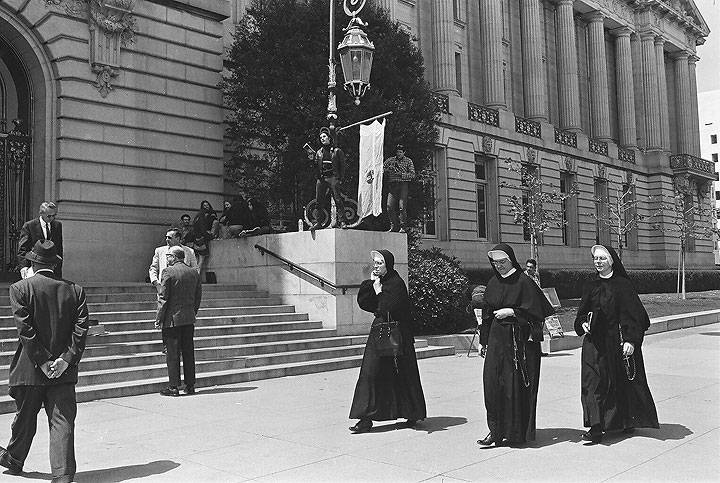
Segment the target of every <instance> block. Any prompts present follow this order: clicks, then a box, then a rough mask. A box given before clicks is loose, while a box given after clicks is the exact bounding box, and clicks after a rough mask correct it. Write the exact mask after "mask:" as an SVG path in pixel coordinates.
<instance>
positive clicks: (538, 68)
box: [520, 0, 548, 121]
mask: <svg viewBox="0 0 720 483" xmlns="http://www.w3.org/2000/svg"><path fill="white" fill-rule="evenodd" d="M520 31H521V33H522V54H523V55H522V57H523V87H524V91H525V117H527V118H529V119H532V120H535V121H547V120H548V114H547V110H548V109H547V86H546V83H545V79H546V75H545V69H544V66H543V61H542V48H543V45H544V43H545V42H544V36H543V31H542V28H541V25H540V0H520Z"/></svg>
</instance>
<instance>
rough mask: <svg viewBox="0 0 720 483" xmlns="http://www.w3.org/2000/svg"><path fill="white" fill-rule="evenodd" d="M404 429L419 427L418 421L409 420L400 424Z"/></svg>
mask: <svg viewBox="0 0 720 483" xmlns="http://www.w3.org/2000/svg"><path fill="white" fill-rule="evenodd" d="M400 424H401V425H402V427H403V428H414V427H415V426H416V425H417V420H415V419H408V420H406V421H405V422H404V423H400Z"/></svg>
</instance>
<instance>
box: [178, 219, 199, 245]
mask: <svg viewBox="0 0 720 483" xmlns="http://www.w3.org/2000/svg"><path fill="white" fill-rule="evenodd" d="M191 220H192V218H191V217H190V215H188V214H187V213H183V215H182V216H181V217H180V225H178V229H179V230H180V243H181V244H182V245H185V246H188V247H191V246H192V245H193V243H195V229H194V228H193V226H192V221H191Z"/></svg>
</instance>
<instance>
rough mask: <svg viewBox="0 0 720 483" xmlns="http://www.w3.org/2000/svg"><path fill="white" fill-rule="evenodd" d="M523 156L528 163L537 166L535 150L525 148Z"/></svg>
mask: <svg viewBox="0 0 720 483" xmlns="http://www.w3.org/2000/svg"><path fill="white" fill-rule="evenodd" d="M525 154H526V155H527V160H528V163H531V164H537V149H535V148H530V147H529V148H526V150H525Z"/></svg>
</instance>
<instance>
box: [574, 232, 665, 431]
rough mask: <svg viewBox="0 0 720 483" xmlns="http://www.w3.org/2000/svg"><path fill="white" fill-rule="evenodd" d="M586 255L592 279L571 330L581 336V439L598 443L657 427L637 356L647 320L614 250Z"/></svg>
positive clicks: (597, 248)
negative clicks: (616, 433) (612, 434)
mask: <svg viewBox="0 0 720 483" xmlns="http://www.w3.org/2000/svg"><path fill="white" fill-rule="evenodd" d="M591 253H592V255H593V262H594V265H595V269H596V270H597V272H598V275H597V277H596V278H595V279H594V280H592V281H590V282H588V283H586V284H585V287H584V288H583V296H582V301H581V302H580V307H579V308H578V312H577V317H576V319H575V331H576V332H577V334H578V335H583V334H584V335H585V337H584V340H583V346H582V366H581V369H580V378H581V384H582V391H581V396H580V399H581V401H582V408H583V423H584V425H585V427H586V428H590V429H589V430H588V431H587V432H586V433H584V434H583V439H584V440H586V441H590V442H592V443H599V442H601V441H602V437H603V432H604V431H611V430H624V431H625V432H626V433H631V432H633V431H634V429H635V428H659V427H660V425H659V424H658V417H657V411H656V409H655V403H654V402H653V398H652V394H650V388H649V387H648V383H647V377H646V375H645V364H644V361H643V355H642V342H643V338H644V335H645V331H646V330H647V329H648V327H650V318H649V317H648V314H647V312H646V311H645V307H644V306H643V304H642V302H641V301H640V297H638V294H637V292H636V291H635V287H633V285H632V283H631V282H630V279H629V278H628V276H627V272H626V271H625V267H624V266H623V264H622V262H621V261H620V258H619V257H618V255H617V253H616V252H615V250H613V248H612V247H609V246H604V245H595V246H594V247H592V249H591Z"/></svg>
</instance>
